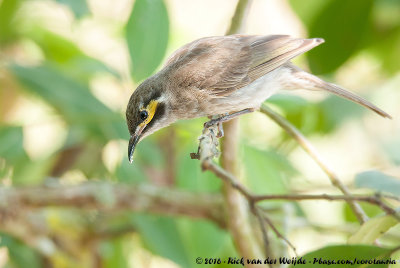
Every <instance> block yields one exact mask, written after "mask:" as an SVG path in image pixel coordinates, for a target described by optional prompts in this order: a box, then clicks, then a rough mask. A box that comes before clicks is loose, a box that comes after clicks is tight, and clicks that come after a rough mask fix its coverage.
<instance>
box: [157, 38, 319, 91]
mask: <svg viewBox="0 0 400 268" xmlns="http://www.w3.org/2000/svg"><path fill="white" fill-rule="evenodd" d="M322 42H323V39H319V38H315V39H301V38H292V37H290V36H287V35H270V36H254V35H231V36H219V37H206V38H202V39H199V40H196V41H193V42H192V43H189V44H187V45H185V46H183V47H182V48H180V49H179V50H177V51H176V52H175V53H173V54H172V55H171V57H170V58H169V59H168V60H167V63H166V65H165V70H166V71H167V72H168V73H169V76H170V79H172V81H175V83H177V84H178V85H179V86H182V87H187V86H195V87H197V88H198V89H200V90H207V91H209V92H210V93H211V94H213V95H216V96H226V95H229V94H230V93H232V92H234V91H236V90H237V89H239V88H241V87H244V86H246V85H248V84H250V83H251V82H253V81H254V80H256V79H258V78H260V77H261V76H263V75H265V74H267V73H268V72H271V71H272V70H274V69H276V68H278V67H279V66H281V65H283V64H284V63H286V62H288V61H289V60H290V59H292V58H294V57H296V56H298V55H300V54H302V53H304V52H306V51H308V50H310V49H312V48H313V47H315V46H317V45H319V44H321V43H322Z"/></svg>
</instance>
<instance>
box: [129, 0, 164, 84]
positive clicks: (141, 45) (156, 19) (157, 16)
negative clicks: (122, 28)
mask: <svg viewBox="0 0 400 268" xmlns="http://www.w3.org/2000/svg"><path fill="white" fill-rule="evenodd" d="M168 25H169V21H168V13H167V9H166V7H165V4H164V2H163V1H162V0H136V1H135V4H134V6H133V10H132V13H131V15H130V17H129V21H128V24H127V25H126V41H127V43H128V49H129V54H130V56H131V60H132V65H133V74H132V75H133V78H134V79H135V81H140V80H142V79H144V78H146V77H147V76H149V75H151V74H152V73H153V72H154V71H155V70H156V68H157V66H158V65H159V64H160V63H161V60H162V59H163V57H164V54H165V51H166V48H167V43H168Z"/></svg>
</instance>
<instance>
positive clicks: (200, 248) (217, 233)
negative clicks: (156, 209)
mask: <svg viewBox="0 0 400 268" xmlns="http://www.w3.org/2000/svg"><path fill="white" fill-rule="evenodd" d="M177 227H178V230H179V233H180V235H181V237H182V241H183V243H184V245H185V248H186V249H187V255H188V259H189V260H193V261H192V262H191V265H190V267H198V266H199V265H198V264H196V262H195V261H194V260H195V259H196V258H197V257H199V256H201V257H204V258H205V257H207V258H220V259H221V260H223V257H224V256H226V254H228V255H227V256H235V255H237V254H235V251H234V250H233V245H232V239H231V238H230V236H229V233H228V232H227V231H226V230H222V229H220V228H218V227H217V226H216V225H215V224H213V223H211V222H210V221H205V220H193V219H187V218H181V219H179V220H178V221H177ZM221 264H222V263H221ZM221 264H220V265H216V267H221Z"/></svg>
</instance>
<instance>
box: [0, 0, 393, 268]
mask: <svg viewBox="0 0 400 268" xmlns="http://www.w3.org/2000/svg"><path fill="white" fill-rule="evenodd" d="M235 5H236V1H229V0H224V1H222V0H221V1H211V0H206V1H200V0H193V1H192V0H191V1H184V0H165V1H161V0H136V1H132V0H123V1H111V0H101V1H94V0H88V1H84V0H81V1H75V0H54V1H51V0H25V1H23V0H0V181H1V184H2V186H3V187H4V188H5V189H7V187H10V186H15V187H18V186H28V187H29V186H35V185H50V186H51V185H58V186H59V185H61V186H62V185H77V184H80V183H83V182H85V181H89V180H98V181H112V182H114V183H127V184H152V185H157V186H162V187H170V188H174V189H175V188H176V189H180V190H186V191H190V192H212V193H218V192H220V189H221V184H222V183H221V181H220V180H219V179H218V178H216V177H215V176H214V175H213V174H211V173H209V172H205V173H203V172H201V168H200V165H199V162H198V161H194V160H191V159H190V157H189V154H190V153H191V152H194V151H196V150H197V138H198V136H199V135H200V133H201V130H202V126H203V124H202V123H203V122H204V121H205V119H204V118H201V119H196V120H191V121H182V122H178V123H176V124H175V125H173V126H171V127H169V128H166V129H163V130H162V131H159V132H157V133H155V134H153V135H151V136H150V137H148V138H146V139H145V140H143V141H142V142H141V143H140V144H139V145H138V147H137V151H136V152H135V157H134V163H133V164H132V165H129V163H128V161H127V156H126V155H127V139H128V130H127V127H126V124H125V115H124V113H125V107H126V104H127V101H128V98H129V96H130V94H131V93H132V91H133V90H134V89H135V88H136V87H137V85H138V84H139V83H140V81H142V80H143V79H145V78H146V77H148V76H149V75H151V74H152V73H154V72H155V71H156V70H157V69H159V68H161V66H162V62H163V61H164V60H165V58H166V57H167V56H168V55H169V54H170V53H172V52H173V51H174V50H175V49H177V48H178V47H180V46H181V45H184V44H185V43H187V42H190V41H192V40H194V39H196V38H200V37H203V36H212V35H223V34H224V32H225V30H226V29H227V27H228V25H229V23H230V18H231V16H232V14H233V11H234V8H235ZM241 32H243V33H247V34H276V33H278V34H291V35H294V36H302V37H322V38H324V39H325V41H326V43H325V44H323V45H321V46H320V47H317V48H315V49H314V50H312V51H310V52H308V53H307V54H306V55H304V56H301V57H299V58H298V59H296V60H295V62H296V63H297V64H299V65H300V66H302V67H303V68H306V69H307V68H308V69H309V70H310V71H311V72H313V73H314V74H318V75H319V76H321V77H323V78H324V79H326V80H328V81H333V82H335V83H337V84H340V85H342V86H344V87H346V88H349V89H351V90H352V91H353V92H357V93H358V94H360V95H362V96H364V97H366V98H367V99H369V100H371V101H372V102H374V103H375V104H377V105H378V106H379V107H381V108H382V109H383V110H385V111H387V112H388V113H389V114H391V115H392V116H393V118H394V119H393V120H385V119H383V118H379V117H378V116H376V115H375V114H373V113H372V112H370V111H368V110H365V109H364V108H362V107H359V106H358V105H356V104H353V103H350V102H348V101H345V100H342V99H339V98H338V97H335V96H328V95H327V94H325V93H321V92H304V91H298V92H294V93H293V92H292V93H282V94H279V95H276V96H273V97H272V98H271V99H270V100H268V101H267V103H269V104H270V105H271V107H273V108H274V109H276V110H277V111H279V112H280V113H282V114H283V115H284V116H285V117H286V118H287V119H288V120H289V121H290V122H292V123H293V124H294V125H296V126H297V127H298V128H299V129H300V130H301V131H302V132H303V133H304V134H305V135H306V136H307V137H308V138H309V139H310V140H311V141H312V142H313V144H314V145H315V146H316V147H317V148H318V150H319V151H320V152H321V154H322V155H323V156H324V157H325V158H326V159H327V160H328V162H329V163H330V164H331V166H333V167H334V169H335V171H336V172H337V173H338V174H339V176H340V177H341V178H342V180H343V182H344V183H345V184H346V185H348V187H349V188H350V189H351V190H352V191H353V192H356V193H371V192H373V191H377V190H378V191H383V192H388V193H391V194H394V195H400V180H399V177H400V167H399V164H400V120H399V119H398V118H399V117H400V109H399V108H398V102H399V100H400V90H399V89H400V60H399V59H400V1H397V0H376V1H373V0H352V1H347V0H329V1H328V0H327V1H320V0H301V1H298V0H297V1H296V0H291V1H262V0H254V1H252V6H251V8H250V10H249V12H248V14H247V16H246V23H245V26H244V28H243V29H242V30H241ZM240 152H241V153H240V157H241V161H240V162H241V163H242V167H241V169H242V174H243V177H244V178H245V180H246V184H247V186H248V187H249V188H250V189H251V190H253V191H254V192H256V193H260V194H261V193H265V194H278V193H338V192H337V190H336V189H335V188H334V187H333V186H331V185H330V183H329V180H328V179H327V178H326V175H324V173H323V172H322V171H320V170H319V168H318V167H317V165H316V164H315V163H314V162H313V161H312V160H311V159H310V158H309V157H308V156H307V155H306V154H305V153H304V152H303V151H302V150H301V149H300V148H298V146H297V144H296V143H295V142H294V141H292V140H291V139H290V138H289V137H288V136H287V135H286V134H285V133H284V132H283V131H282V130H281V129H280V128H279V127H277V126H276V125H275V124H274V123H273V122H272V121H271V120H269V119H268V118H266V117H265V116H264V115H262V114H259V113H254V114H251V115H246V116H243V117H242V119H241V137H240ZM370 170H375V171H370ZM378 170H379V171H378ZM1 202H3V201H2V199H1V196H0V203H1ZM397 205H398V204H397ZM2 206H7V204H4V203H3V204H2ZM266 208H267V209H271V218H272V219H273V220H274V222H275V223H276V225H277V226H279V228H282V229H284V230H283V231H284V232H285V233H286V235H287V237H288V238H289V240H291V242H292V243H293V244H295V245H296V247H297V250H298V253H299V254H300V255H302V254H305V253H307V252H309V251H311V250H315V249H318V248H321V247H323V246H326V245H328V244H337V243H345V242H346V240H347V238H348V237H349V235H351V234H352V233H354V232H355V231H356V230H357V228H358V227H357V223H355V218H354V216H353V215H352V214H351V212H350V211H349V209H348V208H347V206H346V205H345V204H344V203H328V202H316V201H313V202H301V203H299V204H295V203H285V202H279V203H268V204H267V205H266ZM365 209H366V211H367V213H368V214H369V216H371V217H374V216H377V215H380V214H381V213H382V212H381V211H380V210H379V209H377V208H376V207H373V206H365ZM17 213H18V212H17ZM27 213H28V214H29V216H30V217H33V222H34V221H35V220H34V218H35V217H39V216H40V217H41V218H43V219H45V220H44V221H43V222H42V224H45V226H40V228H39V227H37V226H36V227H35V228H39V229H41V228H44V229H46V232H45V233H46V234H47V236H46V239H47V240H46V239H45V240H43V241H42V242H43V243H45V244H44V248H46V245H47V244H46V243H48V244H49V245H50V246H48V248H49V250H48V252H47V253H48V254H45V252H46V251H45V252H44V251H43V250H38V248H41V249H43V245H40V247H39V245H36V244H35V243H30V242H29V241H30V240H29V238H30V237H32V236H34V235H35V232H36V231H35V230H37V229H29V228H28V229H29V230H26V236H24V235H23V236H21V237H16V236H15V235H14V234H13V233H12V232H10V231H9V230H8V229H7V228H3V226H0V231H1V234H0V265H1V267H196V266H198V265H196V264H195V261H194V260H195V258H196V257H198V256H201V257H221V258H222V257H225V256H238V254H237V253H236V251H235V249H234V246H233V244H232V240H231V238H230V236H229V234H228V233H227V232H226V230H223V229H221V228H219V227H218V226H217V225H216V224H214V223H213V222H211V221H206V220H193V219H190V218H187V217H165V216H159V215H149V214H147V213H134V212H130V211H126V212H115V213H113V212H102V211H80V210H79V209H71V208H69V209H67V208H59V207H44V208H38V209H35V210H32V211H28V212H27ZM1 217H3V215H0V220H1ZM0 225H1V224H0ZM18 225H24V222H19V223H18V222H16V226H18ZM96 227H98V228H104V229H107V230H111V231H110V233H112V235H104V236H98V237H97V236H96V237H90V234H92V233H95V231H96V230H97V229H96ZM32 228H33V227H32ZM271 236H272V235H271ZM382 239H383V240H382V243H383V245H386V246H395V245H397V246H398V245H399V242H400V228H398V226H397V227H394V228H392V229H391V230H390V231H389V232H388V233H387V234H386V235H385V236H384V237H383V238H382ZM221 266H222V265H219V266H218V267H221ZM229 267H231V265H229ZM393 267H394V266H393Z"/></svg>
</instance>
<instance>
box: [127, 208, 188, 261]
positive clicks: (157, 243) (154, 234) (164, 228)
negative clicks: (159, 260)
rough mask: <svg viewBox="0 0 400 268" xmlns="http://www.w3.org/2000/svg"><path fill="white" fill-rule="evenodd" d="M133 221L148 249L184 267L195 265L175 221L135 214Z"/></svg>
mask: <svg viewBox="0 0 400 268" xmlns="http://www.w3.org/2000/svg"><path fill="white" fill-rule="evenodd" d="M132 219H133V222H134V223H135V226H136V228H137V230H138V232H139V234H140V236H141V238H142V240H143V243H144V245H145V246H146V248H147V249H149V250H150V251H152V252H153V253H155V254H157V255H160V256H162V257H165V258H168V259H170V260H172V261H174V262H175V263H177V264H179V265H181V266H182V267H189V266H190V264H191V263H193V261H192V260H189V259H188V256H187V249H186V246H185V245H184V244H183V241H182V239H181V236H180V234H179V231H178V229H177V226H176V223H175V221H174V220H173V219H171V218H166V217H160V216H153V215H145V214H135V215H133V218H132Z"/></svg>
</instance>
